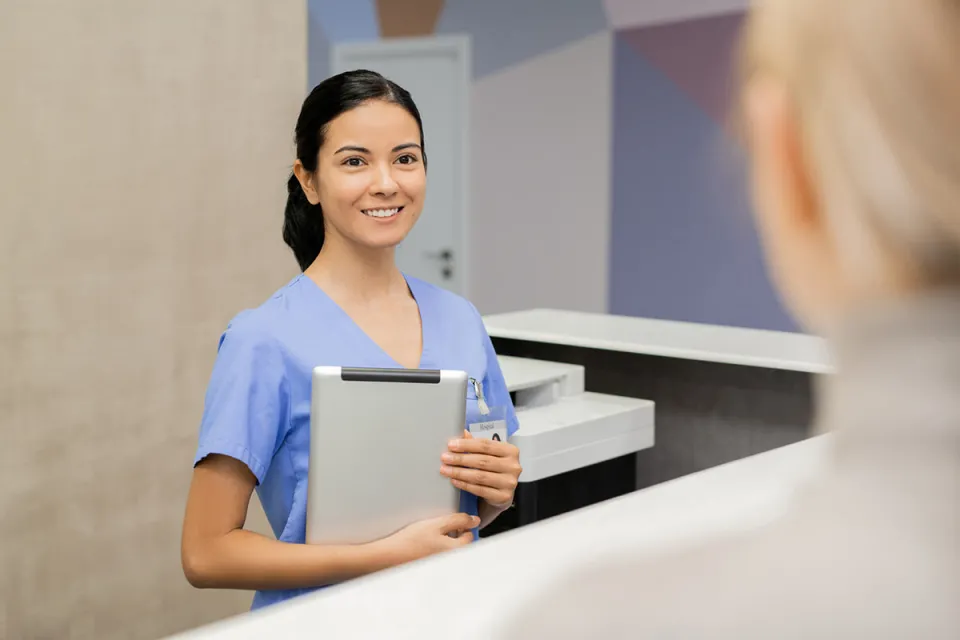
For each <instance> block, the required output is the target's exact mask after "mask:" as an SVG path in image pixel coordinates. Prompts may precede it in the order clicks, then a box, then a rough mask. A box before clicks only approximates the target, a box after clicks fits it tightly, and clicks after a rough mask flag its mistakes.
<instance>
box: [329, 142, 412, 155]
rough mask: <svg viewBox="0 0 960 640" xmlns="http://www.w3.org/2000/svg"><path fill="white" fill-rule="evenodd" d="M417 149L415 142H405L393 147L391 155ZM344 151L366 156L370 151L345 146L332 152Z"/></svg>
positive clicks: (364, 148)
mask: <svg viewBox="0 0 960 640" xmlns="http://www.w3.org/2000/svg"><path fill="white" fill-rule="evenodd" d="M419 148H420V145H418V144H417V143H416V142H406V143H404V144H398V145H397V146H395V147H394V148H393V153H396V152H397V151H403V150H404V149H419ZM344 151H353V152H354V153H367V154H369V153H370V149H367V148H366V147H356V146H353V145H347V146H345V147H340V148H339V149H337V150H336V151H335V152H334V155H336V154H338V153H343V152H344Z"/></svg>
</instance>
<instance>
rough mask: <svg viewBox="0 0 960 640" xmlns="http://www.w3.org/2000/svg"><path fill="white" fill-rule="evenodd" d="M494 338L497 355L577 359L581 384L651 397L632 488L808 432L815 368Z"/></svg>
mask: <svg viewBox="0 0 960 640" xmlns="http://www.w3.org/2000/svg"><path fill="white" fill-rule="evenodd" d="M493 343H494V347H495V349H496V351H497V353H498V354H500V355H507V356H517V357H523V358H536V359H539V360H548V361H554V362H566V363H570V364H579V365H583V366H584V367H585V369H586V390H587V391H594V392H598V393H608V394H612V395H618V396H626V397H632V398H643V399H647V400H652V401H654V402H655V403H656V409H655V420H656V444H655V445H654V446H653V448H652V449H647V450H645V451H641V452H639V453H638V454H637V455H636V488H638V489H642V488H645V487H649V486H653V485H655V484H659V483H661V482H666V481H668V480H673V479H675V478H679V477H681V476H685V475H687V474H690V473H694V472H696V471H702V470H704V469H709V468H711V467H715V466H717V465H720V464H724V463H727V462H732V461H734V460H739V459H741V458H745V457H747V456H751V455H754V454H757V453H762V452H764V451H769V450H771V449H775V448H777V447H782V446H785V445H788V444H792V443H794V442H799V441H800V440H804V439H805V438H807V437H809V436H810V435H812V433H811V429H810V423H811V420H812V418H813V409H812V397H811V396H812V393H811V387H812V383H813V378H812V376H813V375H814V374H810V373H806V372H798V371H786V370H778V369H766V368H760V367H750V366H742V365H731V364H721V363H715V362H704V361H699V360H686V359H679V358H669V357H661V356H651V355H643V354H634V353H623V352H615V351H606V350H600V349H586V348H582V347H572V346H566V345H556V344H550V343H541V342H527V341H521V340H513V339H504V338H493ZM583 479H584V480H586V477H584V478H583Z"/></svg>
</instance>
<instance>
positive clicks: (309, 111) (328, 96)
mask: <svg viewBox="0 0 960 640" xmlns="http://www.w3.org/2000/svg"><path fill="white" fill-rule="evenodd" d="M371 100H381V101H383V102H389V103H393V104H396V105H399V106H401V107H403V108H404V109H405V110H406V111H407V112H408V113H410V115H411V116H413V118H414V119H415V120H416V122H417V125H418V126H419V128H420V146H421V149H422V153H423V158H424V165H426V149H425V147H424V143H423V123H422V121H421V118H420V112H419V110H418V109H417V106H416V104H415V103H414V101H413V98H412V97H411V96H410V93H409V92H408V91H406V90H405V89H404V88H403V87H401V86H400V85H398V84H396V83H395V82H392V81H391V80H388V79H387V78H385V77H383V76H382V75H380V74H379V73H377V72H375V71H368V70H366V69H357V70H355V71H345V72H343V73H340V74H338V75H335V76H331V77H329V78H327V79H326V80H324V81H323V82H321V83H320V84H318V85H317V86H316V87H314V89H313V91H311V92H310V94H309V95H308V96H307V98H306V99H305V100H304V101H303V106H302V107H301V108H300V116H299V117H298V118H297V125H296V129H295V132H294V133H295V135H294V140H295V142H296V148H297V159H298V160H299V161H300V162H301V163H302V164H303V168H304V169H305V170H306V171H307V172H309V173H315V172H316V171H317V157H318V154H319V152H320V147H322V146H323V142H324V138H325V136H326V132H327V129H328V127H329V126H330V123H331V122H332V121H333V120H334V119H336V118H337V117H338V116H340V115H341V114H343V113H346V112H347V111H350V110H352V109H355V108H357V107H359V106H360V105H362V104H364V103H366V102H369V101H371ZM324 235H325V234H324V226H323V210H322V208H321V206H320V205H319V204H313V203H311V202H310V201H309V200H307V197H306V194H305V193H304V191H303V188H302V187H301V184H300V181H299V180H298V179H297V176H296V175H293V174H291V176H290V178H289V179H288V180H287V205H286V208H285V210H284V216H283V240H284V242H286V243H287V245H288V246H289V247H290V248H291V249H292V250H293V254H294V256H295V257H296V259H297V263H298V264H299V265H300V269H301V270H304V269H306V268H307V267H309V266H310V265H311V264H312V263H313V261H314V260H315V259H316V257H317V256H318V255H319V254H320V249H321V248H323V241H324Z"/></svg>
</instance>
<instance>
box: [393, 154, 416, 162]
mask: <svg viewBox="0 0 960 640" xmlns="http://www.w3.org/2000/svg"><path fill="white" fill-rule="evenodd" d="M416 161H417V156H415V155H412V154H409V153H405V154H403V155H402V156H400V157H399V158H397V162H399V163H400V164H413V163H414V162H416Z"/></svg>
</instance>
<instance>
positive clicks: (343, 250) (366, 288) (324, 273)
mask: <svg viewBox="0 0 960 640" xmlns="http://www.w3.org/2000/svg"><path fill="white" fill-rule="evenodd" d="M395 254H396V250H395V249H394V248H393V247H388V248H383V249H370V248H367V247H360V246H357V245H354V244H352V243H349V242H346V241H343V240H340V239H339V238H333V237H329V236H328V241H327V242H325V243H324V245H323V249H321V251H320V255H318V256H317V259H316V260H314V261H313V264H311V265H310V266H309V267H308V268H307V269H306V270H305V271H304V275H306V276H307V277H309V278H310V279H312V280H313V281H314V282H316V283H317V285H318V286H320V287H321V288H322V289H323V290H324V291H326V292H327V293H328V294H330V295H333V296H335V297H349V298H353V299H361V300H369V299H371V298H377V297H381V296H384V295H389V294H394V293H397V292H399V291H406V289H407V284H406V281H405V279H404V277H403V274H402V273H401V272H400V270H399V269H398V268H397V264H396V260H395Z"/></svg>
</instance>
